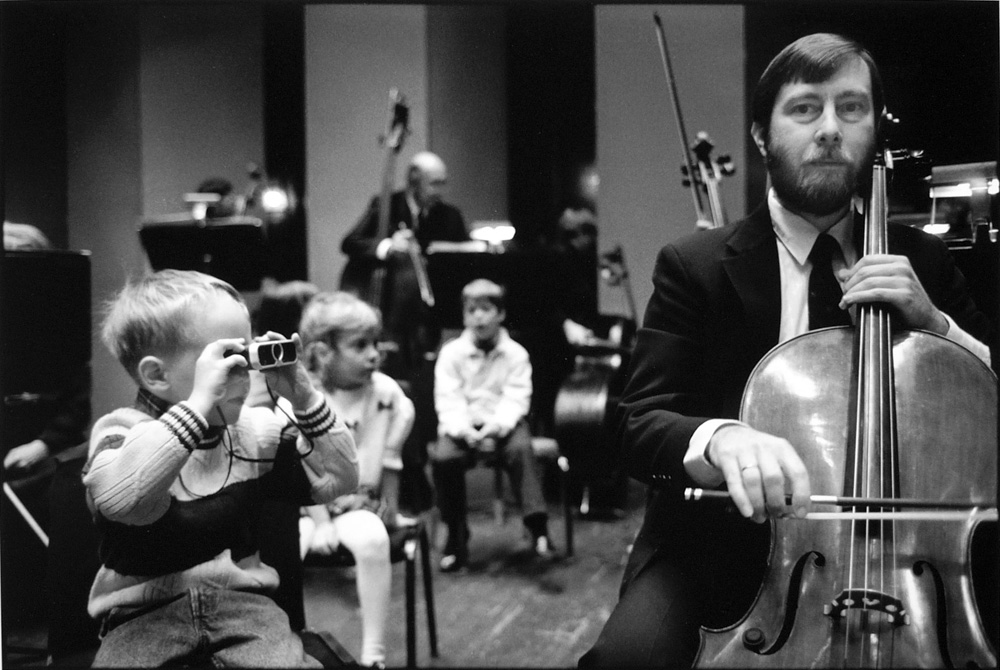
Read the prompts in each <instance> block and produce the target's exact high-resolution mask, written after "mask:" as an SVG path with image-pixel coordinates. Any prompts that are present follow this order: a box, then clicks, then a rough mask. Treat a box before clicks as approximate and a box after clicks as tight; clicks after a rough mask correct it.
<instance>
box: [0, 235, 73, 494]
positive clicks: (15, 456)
mask: <svg viewBox="0 0 1000 670" xmlns="http://www.w3.org/2000/svg"><path fill="white" fill-rule="evenodd" d="M3 248H4V249H5V250H10V251H46V250H49V249H52V244H51V243H50V242H49V239H48V238H47V237H46V236H45V233H43V232H42V231H41V230H39V229H38V228H36V227H35V226H32V225H30V224H27V223H12V222H10V221H4V223H3ZM8 381H11V380H8ZM51 402H52V407H53V411H52V416H51V418H50V419H49V420H48V421H47V422H46V424H45V425H44V426H31V428H38V429H39V430H40V432H38V433H37V434H36V435H28V434H25V433H24V431H23V430H20V428H21V424H22V422H21V421H18V420H17V419H18V418H19V414H18V413H17V412H11V410H9V409H8V411H7V413H6V415H5V417H4V418H5V419H6V423H5V426H4V447H5V448H7V447H8V445H9V442H10V440H11V439H12V438H13V439H14V441H15V442H18V443H19V444H15V445H14V446H13V447H11V448H10V450H9V451H7V452H6V453H5V454H4V459H3V468H4V471H5V474H6V478H7V479H12V478H16V477H19V476H21V475H26V474H30V473H31V472H32V471H34V470H35V469H36V468H38V466H40V465H42V463H44V462H45V461H46V459H48V458H49V457H50V456H52V455H54V454H56V453H59V452H60V451H63V450H65V449H67V448H69V447H73V446H76V445H78V444H80V443H81V442H83V440H84V438H85V431H86V429H87V425H88V424H89V423H90V365H89V364H87V363H85V364H83V365H81V366H80V368H79V369H77V370H67V371H66V381H65V385H64V387H63V391H62V392H61V393H60V394H59V395H58V397H56V398H54V399H53V400H52V401H51ZM32 417H34V413H32ZM30 423H33V422H30ZM24 428H25V430H27V429H28V428H29V427H28V426H24ZM32 432H33V431H32ZM28 438H30V439H28ZM21 439H25V440H27V441H26V442H23V443H21Z"/></svg>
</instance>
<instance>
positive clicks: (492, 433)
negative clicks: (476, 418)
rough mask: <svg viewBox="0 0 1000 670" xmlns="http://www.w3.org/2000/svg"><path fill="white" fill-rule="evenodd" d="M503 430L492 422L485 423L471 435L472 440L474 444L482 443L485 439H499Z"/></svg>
mask: <svg viewBox="0 0 1000 670" xmlns="http://www.w3.org/2000/svg"><path fill="white" fill-rule="evenodd" d="M502 433H503V430H502V429H501V428H500V426H498V425H497V424H495V423H493V422H492V421H487V422H486V423H484V424H483V425H482V426H481V427H480V428H479V429H478V430H476V431H475V432H474V433H473V439H474V440H475V441H476V442H483V441H484V440H487V439H494V440H496V439H499V438H501V437H503V435H502Z"/></svg>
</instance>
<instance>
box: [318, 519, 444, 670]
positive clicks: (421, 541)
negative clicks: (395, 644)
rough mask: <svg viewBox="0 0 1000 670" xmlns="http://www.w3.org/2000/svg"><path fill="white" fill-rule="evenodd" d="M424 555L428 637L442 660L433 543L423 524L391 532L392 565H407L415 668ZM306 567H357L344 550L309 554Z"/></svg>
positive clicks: (409, 658)
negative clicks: (418, 571)
mask: <svg viewBox="0 0 1000 670" xmlns="http://www.w3.org/2000/svg"><path fill="white" fill-rule="evenodd" d="M418 550H419V552H420V563H421V568H420V569H421V572H422V575H423V582H424V601H425V602H426V604H427V634H428V638H429V641H430V650H431V657H432V658H437V657H438V644H437V621H436V618H435V614H434V585H433V569H432V567H431V558H430V541H429V540H428V538H427V529H426V528H425V526H424V522H423V521H422V520H419V519H418V520H417V522H416V523H415V524H414V525H412V526H400V527H397V528H394V529H392V530H391V531H389V558H390V560H391V561H392V563H400V562H405V563H406V667H408V668H415V667H416V662H417V621H416V619H417V616H416V581H417V576H416V562H417V561H416V556H417V551H418ZM304 564H305V565H306V567H327V568H347V567H351V566H353V565H354V564H355V563H354V555H353V554H351V552H350V551H348V550H347V549H345V548H344V547H343V546H341V547H340V548H339V549H338V550H337V551H335V552H333V553H332V554H329V555H326V556H324V555H319V554H308V555H307V556H306V558H305V560H304Z"/></svg>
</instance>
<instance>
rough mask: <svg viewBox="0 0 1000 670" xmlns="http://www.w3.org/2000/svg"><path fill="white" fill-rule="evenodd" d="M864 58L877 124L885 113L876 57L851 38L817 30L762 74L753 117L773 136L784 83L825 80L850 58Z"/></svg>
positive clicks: (754, 102) (755, 89)
mask: <svg viewBox="0 0 1000 670" xmlns="http://www.w3.org/2000/svg"><path fill="white" fill-rule="evenodd" d="M855 58H858V59H861V60H862V61H863V62H864V63H865V64H866V65H867V66H868V72H869V74H870V75H871V87H872V109H873V110H874V113H875V123H876V126H877V125H878V122H879V119H880V118H881V115H882V106H883V91H882V77H881V75H879V72H878V66H877V65H875V59H874V58H872V55H871V54H870V53H869V52H868V50H867V49H865V48H864V47H863V46H861V45H860V44H858V43H857V42H855V41H854V40H852V39H848V38H846V37H843V36H841V35H834V34H832V33H815V34H813V35H806V36H805V37H800V38H799V39H797V40H795V41H794V42H792V43H791V44H789V45H788V46H786V47H785V48H784V49H782V50H781V52H780V53H778V55H777V56H775V57H774V59H773V60H772V61H771V63H770V64H769V65H768V66H767V69H766V70H764V74H762V75H761V76H760V80H759V81H758V82H757V86H756V87H755V88H754V92H753V99H752V101H751V107H750V109H751V118H752V119H753V122H754V123H756V124H757V125H758V126H759V127H760V128H761V130H762V131H763V133H764V138H765V139H767V138H769V137H770V131H771V113H772V112H773V111H774V103H775V101H776V100H777V98H778V92H779V91H780V90H781V87H782V86H784V85H785V84H788V83H792V82H804V83H807V84H815V83H819V82H822V81H826V80H827V79H829V78H830V77H832V76H833V75H834V74H835V73H836V72H837V70H839V69H840V68H841V67H843V66H844V65H845V64H847V63H848V62H850V61H851V60H853V59H855Z"/></svg>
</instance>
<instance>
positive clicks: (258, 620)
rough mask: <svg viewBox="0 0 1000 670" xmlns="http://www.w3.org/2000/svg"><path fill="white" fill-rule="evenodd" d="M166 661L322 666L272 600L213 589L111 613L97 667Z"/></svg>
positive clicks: (147, 665)
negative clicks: (309, 653)
mask: <svg viewBox="0 0 1000 670" xmlns="http://www.w3.org/2000/svg"><path fill="white" fill-rule="evenodd" d="M164 664H170V665H207V666H211V665H215V666H216V667H225V666H237V667H257V668H278V667H282V668H289V667H299V668H318V667H321V666H320V664H319V662H318V661H317V660H316V659H314V658H313V657H311V656H308V655H307V654H306V653H305V651H304V650H303V648H302V641H301V640H300V639H299V636H298V635H296V634H295V633H294V632H292V629H291V627H290V626H289V624H288V616H287V615H286V614H285V613H284V611H282V609H281V608H280V607H278V606H277V605H276V604H275V603H274V601H273V600H271V598H269V597H268V596H265V595H260V594H257V593H248V592H245V591H228V590H225V589H212V588H193V589H188V590H187V591H186V592H184V593H182V594H181V595H179V596H176V597H175V598H174V599H173V600H170V601H167V602H166V603H158V604H157V605H155V606H148V607H118V608H115V609H113V610H112V611H111V612H110V613H109V614H108V616H107V617H106V619H105V621H104V628H103V631H102V640H101V648H100V649H99V650H98V652H97V656H96V658H95V659H94V667H106V668H108V667H150V666H159V665H164Z"/></svg>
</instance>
